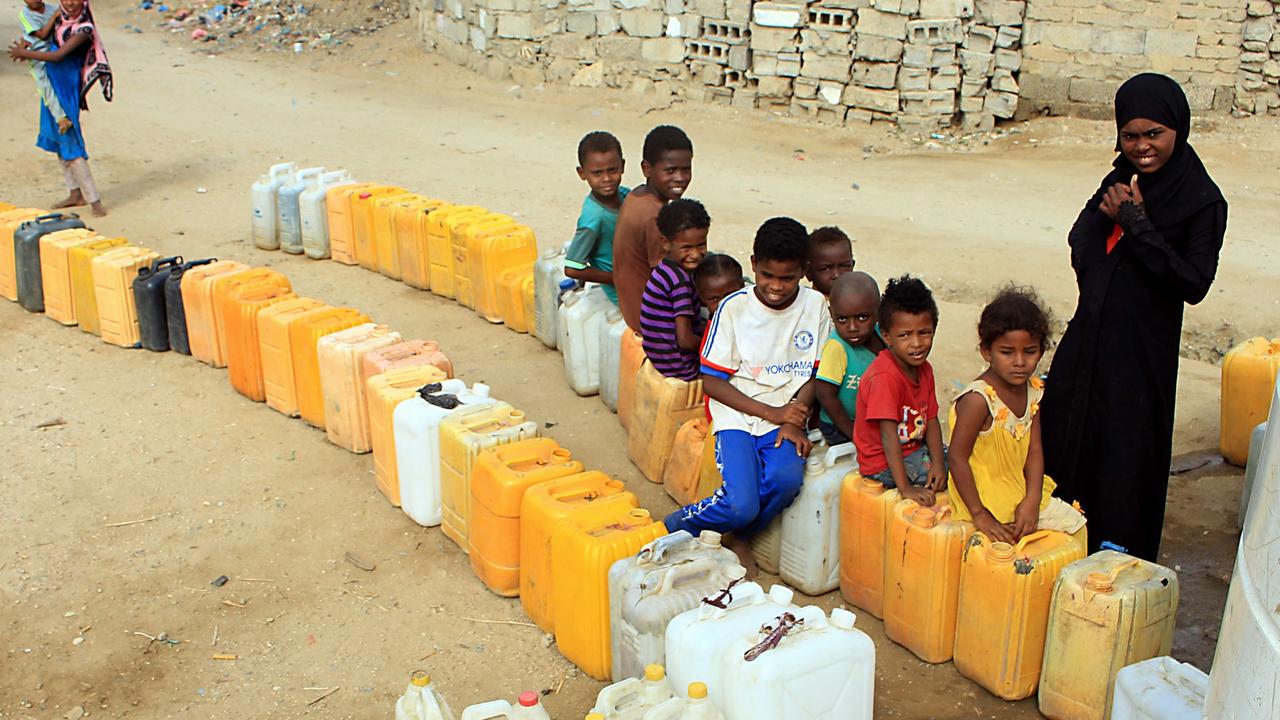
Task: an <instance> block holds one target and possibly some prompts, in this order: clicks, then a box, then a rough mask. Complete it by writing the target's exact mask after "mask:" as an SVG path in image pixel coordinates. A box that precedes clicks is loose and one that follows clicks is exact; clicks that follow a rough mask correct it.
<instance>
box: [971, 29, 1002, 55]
mask: <svg viewBox="0 0 1280 720" xmlns="http://www.w3.org/2000/svg"><path fill="white" fill-rule="evenodd" d="M964 49H965V50H972V51H974V52H979V53H990V52H993V51H994V50H995V49H996V29H995V28H989V27H987V26H985V25H970V26H969V32H968V33H967V34H966V35H965V36H964Z"/></svg>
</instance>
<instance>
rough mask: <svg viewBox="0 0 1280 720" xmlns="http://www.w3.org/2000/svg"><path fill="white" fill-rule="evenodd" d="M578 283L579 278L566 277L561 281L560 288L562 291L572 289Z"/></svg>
mask: <svg viewBox="0 0 1280 720" xmlns="http://www.w3.org/2000/svg"><path fill="white" fill-rule="evenodd" d="M577 284H578V281H577V280H570V279H569V278H565V279H564V280H561V281H560V290H561V291H562V292H563V291H565V290H572V289H573V286H574V285H577Z"/></svg>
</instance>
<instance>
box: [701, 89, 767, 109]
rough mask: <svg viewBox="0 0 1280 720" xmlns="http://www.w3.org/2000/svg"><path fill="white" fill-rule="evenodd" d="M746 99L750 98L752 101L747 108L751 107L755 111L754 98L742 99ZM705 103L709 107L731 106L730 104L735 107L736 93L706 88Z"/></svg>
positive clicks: (744, 97)
mask: <svg viewBox="0 0 1280 720" xmlns="http://www.w3.org/2000/svg"><path fill="white" fill-rule="evenodd" d="M748 98H750V99H751V101H752V102H751V105H750V106H749V107H751V109H755V98H754V96H750V95H744V96H743V99H748ZM706 102H708V103H709V104H711V105H731V104H732V105H734V106H737V105H738V91H736V90H730V89H729V88H717V87H709V88H707V99H706Z"/></svg>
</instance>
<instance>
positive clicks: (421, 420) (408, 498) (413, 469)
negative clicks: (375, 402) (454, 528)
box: [392, 380, 494, 527]
mask: <svg viewBox="0 0 1280 720" xmlns="http://www.w3.org/2000/svg"><path fill="white" fill-rule="evenodd" d="M493 402H494V400H493V399H492V398H490V397H489V386H488V385H483V384H480V383H476V384H475V385H474V386H473V387H472V388H471V389H470V390H468V389H467V384H466V383H464V382H462V381H461V380H445V381H444V382H441V383H436V384H432V385H427V386H425V387H422V388H419V389H418V397H416V398H410V399H409V400H406V401H404V402H401V403H400V404H399V405H397V406H396V409H395V412H394V413H393V414H392V426H393V428H394V432H395V445H396V474H397V475H398V477H399V481H400V503H401V505H400V506H401V508H403V509H404V512H405V514H406V515H408V516H409V517H410V518H412V519H413V521H414V522H416V523H418V524H419V525H425V526H427V527H434V526H436V525H439V524H440V523H441V521H442V517H441V516H442V515H443V512H444V510H443V508H442V507H441V506H442V500H441V497H440V494H441V487H440V474H441V473H440V467H441V465H442V464H443V463H442V462H441V460H440V423H441V422H443V421H444V419H445V418H447V417H449V415H451V414H452V413H454V412H455V411H457V410H459V409H462V408H471V407H473V406H478V405H490V404H492V403H493Z"/></svg>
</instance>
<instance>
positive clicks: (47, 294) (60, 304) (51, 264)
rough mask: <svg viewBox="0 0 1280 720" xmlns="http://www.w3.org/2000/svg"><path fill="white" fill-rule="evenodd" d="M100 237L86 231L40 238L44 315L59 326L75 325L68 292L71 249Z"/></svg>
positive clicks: (72, 231) (73, 310)
mask: <svg viewBox="0 0 1280 720" xmlns="http://www.w3.org/2000/svg"><path fill="white" fill-rule="evenodd" d="M101 237H102V236H101V235H99V234H98V233H96V232H94V231H92V230H88V229H86V228H72V229H70V230H60V231H58V232H55V233H49V234H48V235H45V236H44V237H42V238H40V282H41V283H42V284H43V286H44V314H45V315H46V316H48V317H49V319H51V320H54V321H56V322H59V323H61V324H63V325H75V324H76V306H75V299H74V298H73V296H72V290H71V248H73V247H77V246H80V245H87V244H88V243H91V242H93V241H94V240H98V239H100V238H101Z"/></svg>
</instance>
